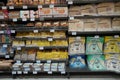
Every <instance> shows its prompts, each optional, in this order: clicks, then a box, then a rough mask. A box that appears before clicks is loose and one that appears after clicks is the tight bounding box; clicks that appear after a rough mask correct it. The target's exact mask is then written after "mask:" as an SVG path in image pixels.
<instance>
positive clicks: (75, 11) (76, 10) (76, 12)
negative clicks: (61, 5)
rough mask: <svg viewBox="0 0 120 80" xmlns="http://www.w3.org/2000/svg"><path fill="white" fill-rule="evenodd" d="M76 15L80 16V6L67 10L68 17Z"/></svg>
mask: <svg viewBox="0 0 120 80" xmlns="http://www.w3.org/2000/svg"><path fill="white" fill-rule="evenodd" d="M77 15H81V13H80V6H71V7H70V8H69V16H77Z"/></svg>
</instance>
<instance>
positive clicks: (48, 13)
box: [39, 8, 52, 17]
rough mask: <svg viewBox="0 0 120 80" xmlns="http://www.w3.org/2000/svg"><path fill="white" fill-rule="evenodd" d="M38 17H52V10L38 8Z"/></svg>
mask: <svg viewBox="0 0 120 80" xmlns="http://www.w3.org/2000/svg"><path fill="white" fill-rule="evenodd" d="M39 17H52V8H39Z"/></svg>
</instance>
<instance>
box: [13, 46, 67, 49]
mask: <svg viewBox="0 0 120 80" xmlns="http://www.w3.org/2000/svg"><path fill="white" fill-rule="evenodd" d="M13 48H14V49H17V50H21V48H25V49H31V48H32V49H33V48H35V49H40V50H44V49H68V46H40V47H38V46H18V47H13Z"/></svg>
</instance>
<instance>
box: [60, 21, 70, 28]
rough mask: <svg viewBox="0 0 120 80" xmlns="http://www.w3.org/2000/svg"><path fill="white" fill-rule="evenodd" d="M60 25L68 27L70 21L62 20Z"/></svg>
mask: <svg viewBox="0 0 120 80" xmlns="http://www.w3.org/2000/svg"><path fill="white" fill-rule="evenodd" d="M60 26H62V27H67V26H68V21H61V22H60Z"/></svg>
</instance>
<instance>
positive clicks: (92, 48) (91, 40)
mask: <svg viewBox="0 0 120 80" xmlns="http://www.w3.org/2000/svg"><path fill="white" fill-rule="evenodd" d="M103 42H104V38H103V37H99V38H95V37H87V41H86V54H102V53H103Z"/></svg>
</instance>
